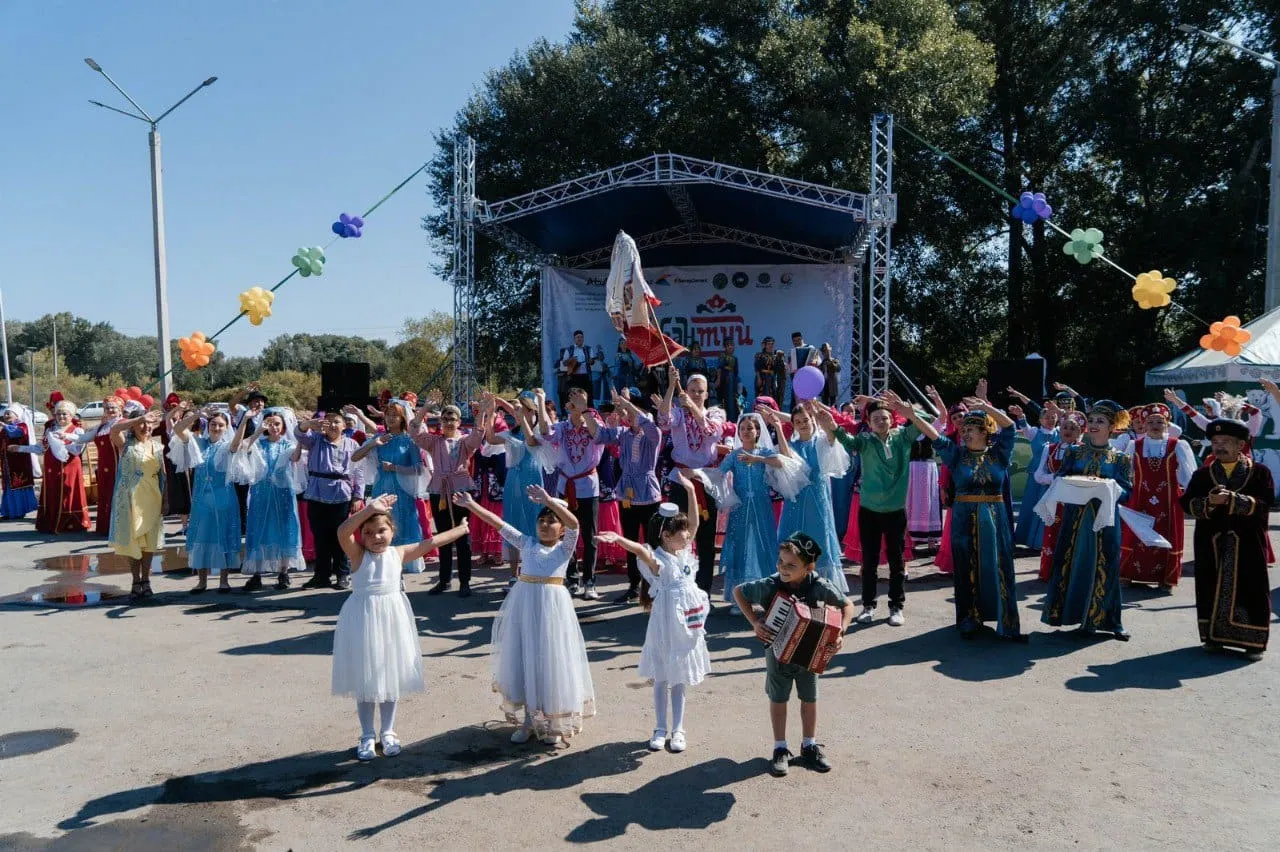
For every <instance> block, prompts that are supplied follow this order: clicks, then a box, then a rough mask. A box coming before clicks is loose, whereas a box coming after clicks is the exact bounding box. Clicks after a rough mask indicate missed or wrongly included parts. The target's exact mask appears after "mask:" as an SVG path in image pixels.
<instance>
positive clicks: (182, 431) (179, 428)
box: [173, 411, 201, 444]
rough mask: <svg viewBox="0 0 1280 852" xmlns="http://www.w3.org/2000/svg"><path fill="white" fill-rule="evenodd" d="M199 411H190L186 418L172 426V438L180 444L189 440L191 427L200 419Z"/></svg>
mask: <svg viewBox="0 0 1280 852" xmlns="http://www.w3.org/2000/svg"><path fill="white" fill-rule="evenodd" d="M200 413H201V412H199V411H192V412H190V413H189V414H187V416H186V417H184V418H182V419H181V420H179V421H178V422H177V423H174V424H173V437H174V438H177V439H178V440H179V441H181V442H182V443H184V444H185V443H186V442H187V441H190V440H191V426H192V425H193V424H194V423H195V422H196V421H197V420H199V419H200Z"/></svg>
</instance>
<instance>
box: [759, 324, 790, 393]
mask: <svg viewBox="0 0 1280 852" xmlns="http://www.w3.org/2000/svg"><path fill="white" fill-rule="evenodd" d="M754 369H755V374H756V394H755V395H756V396H757V397H761V396H767V397H769V398H770V399H772V400H774V401H775V402H777V400H781V399H783V398H784V396H783V394H784V393H785V392H786V387H787V359H786V358H785V357H784V356H783V354H782V353H781V352H779V351H778V350H777V343H776V342H775V341H774V339H773V338H772V337H766V338H765V339H764V340H762V341H761V342H760V351H759V352H757V353H756V357H755V366H754Z"/></svg>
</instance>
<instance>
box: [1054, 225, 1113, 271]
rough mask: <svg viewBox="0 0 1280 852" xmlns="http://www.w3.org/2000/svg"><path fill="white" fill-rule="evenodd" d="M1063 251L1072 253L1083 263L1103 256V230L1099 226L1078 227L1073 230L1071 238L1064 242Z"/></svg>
mask: <svg viewBox="0 0 1280 852" xmlns="http://www.w3.org/2000/svg"><path fill="white" fill-rule="evenodd" d="M1062 253H1063V254H1069V255H1071V256H1072V257H1074V258H1075V259H1076V260H1077V261H1078V262H1079V263H1081V264H1085V263H1088V262H1089V261H1091V260H1093V259H1094V258H1095V257H1102V254H1103V248H1102V232H1101V231H1099V230H1098V229H1097V228H1089V229H1087V230H1081V229H1080V228H1076V229H1075V230H1073V231H1072V232H1071V239H1069V240H1067V242H1066V243H1064V244H1063V246H1062Z"/></svg>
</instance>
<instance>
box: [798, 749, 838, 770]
mask: <svg viewBox="0 0 1280 852" xmlns="http://www.w3.org/2000/svg"><path fill="white" fill-rule="evenodd" d="M800 760H801V761H803V762H804V764H805V765H806V766H808V767H809V768H810V769H812V770H813V771H814V772H830V771H831V761H829V760H827V756H826V755H825V754H823V753H822V747H821V746H819V745H818V744H817V743H814V744H813V745H807V746H802V747H801V748H800Z"/></svg>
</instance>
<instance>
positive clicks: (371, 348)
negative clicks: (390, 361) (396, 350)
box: [262, 334, 388, 379]
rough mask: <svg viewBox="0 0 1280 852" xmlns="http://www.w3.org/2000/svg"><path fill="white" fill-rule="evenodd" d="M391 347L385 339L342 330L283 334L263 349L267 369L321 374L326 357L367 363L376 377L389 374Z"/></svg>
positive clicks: (327, 358)
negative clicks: (353, 334)
mask: <svg viewBox="0 0 1280 852" xmlns="http://www.w3.org/2000/svg"><path fill="white" fill-rule="evenodd" d="M387 358H388V350H387V344H386V341H384V340H365V339H364V338H362V337H349V336H346V335H341V334H283V335H281V336H279V337H276V338H273V339H272V340H271V341H270V342H269V343H267V346H266V348H265V349H263V350H262V365H263V367H264V368H265V369H267V370H299V371H301V372H304V373H315V374H317V375H319V373H320V366H321V365H322V364H324V363H325V362H326V361H335V362H345V363H360V362H363V363H368V364H369V367H370V375H371V377H372V378H374V379H380V378H383V377H385V376H386V372H387Z"/></svg>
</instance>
